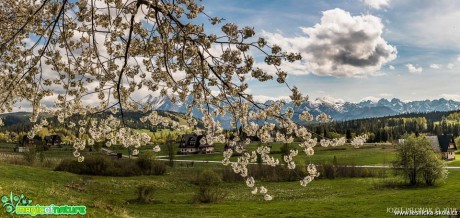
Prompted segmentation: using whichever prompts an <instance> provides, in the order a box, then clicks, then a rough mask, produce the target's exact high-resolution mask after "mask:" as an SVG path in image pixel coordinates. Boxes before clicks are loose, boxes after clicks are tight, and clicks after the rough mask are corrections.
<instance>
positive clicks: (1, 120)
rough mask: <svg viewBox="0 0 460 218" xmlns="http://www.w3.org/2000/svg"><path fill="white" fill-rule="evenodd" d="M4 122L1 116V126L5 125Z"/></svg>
mask: <svg viewBox="0 0 460 218" xmlns="http://www.w3.org/2000/svg"><path fill="white" fill-rule="evenodd" d="M3 125H4V123H3V119H2V118H1V117H0V126H3Z"/></svg>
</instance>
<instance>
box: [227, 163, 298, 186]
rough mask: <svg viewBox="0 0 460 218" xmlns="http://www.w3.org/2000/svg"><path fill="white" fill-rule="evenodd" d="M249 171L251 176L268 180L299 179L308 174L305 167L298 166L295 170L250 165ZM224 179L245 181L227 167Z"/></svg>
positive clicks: (282, 167) (283, 167) (284, 180)
mask: <svg viewBox="0 0 460 218" xmlns="http://www.w3.org/2000/svg"><path fill="white" fill-rule="evenodd" d="M248 171H249V172H250V173H251V175H250V176H252V177H254V178H258V179H260V180H261V181H266V182H287V181H297V180H299V179H300V178H303V177H305V176H306V175H307V173H306V170H305V168H302V167H296V169H294V170H290V169H288V168H287V167H286V166H275V167H272V166H268V165H255V164H254V165H249V166H248ZM222 179H223V180H224V181H226V182H236V181H243V180H244V179H243V178H242V177H241V176H240V174H237V173H235V172H233V170H232V169H231V168H228V167H225V168H223V169H222Z"/></svg>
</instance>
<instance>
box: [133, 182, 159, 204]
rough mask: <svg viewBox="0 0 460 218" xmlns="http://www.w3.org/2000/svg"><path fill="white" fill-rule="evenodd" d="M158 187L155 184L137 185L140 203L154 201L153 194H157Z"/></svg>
mask: <svg viewBox="0 0 460 218" xmlns="http://www.w3.org/2000/svg"><path fill="white" fill-rule="evenodd" d="M155 191H156V187H155V186H153V185H139V186H137V199H136V201H137V202H139V203H149V202H152V201H153V194H155Z"/></svg>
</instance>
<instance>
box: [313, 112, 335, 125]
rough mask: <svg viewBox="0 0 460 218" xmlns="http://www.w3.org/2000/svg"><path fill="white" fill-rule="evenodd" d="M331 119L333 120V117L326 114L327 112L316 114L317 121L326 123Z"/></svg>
mask: <svg viewBox="0 0 460 218" xmlns="http://www.w3.org/2000/svg"><path fill="white" fill-rule="evenodd" d="M331 120H332V118H331V117H330V116H328V115H327V114H325V113H321V114H319V115H318V116H316V121H318V122H322V123H326V122H329V121H331Z"/></svg>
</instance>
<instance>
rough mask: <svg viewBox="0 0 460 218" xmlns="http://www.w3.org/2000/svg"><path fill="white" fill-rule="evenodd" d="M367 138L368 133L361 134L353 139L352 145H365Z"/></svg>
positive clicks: (356, 146) (357, 146)
mask: <svg viewBox="0 0 460 218" xmlns="http://www.w3.org/2000/svg"><path fill="white" fill-rule="evenodd" d="M366 140H367V135H366V134H364V135H360V136H357V137H355V138H354V139H353V140H352V141H351V145H353V146H354V147H355V148H359V147H360V146H362V145H364V143H365V142H366Z"/></svg>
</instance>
